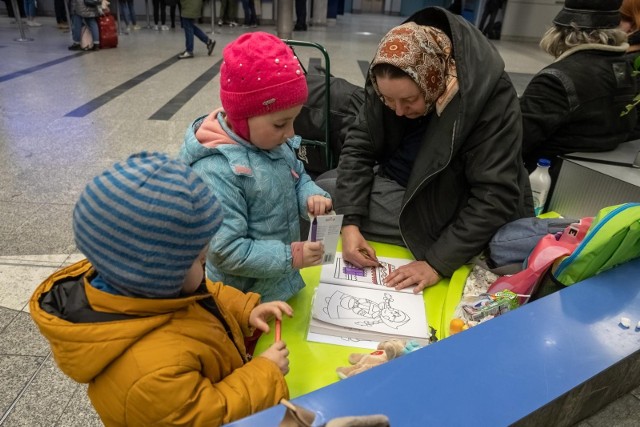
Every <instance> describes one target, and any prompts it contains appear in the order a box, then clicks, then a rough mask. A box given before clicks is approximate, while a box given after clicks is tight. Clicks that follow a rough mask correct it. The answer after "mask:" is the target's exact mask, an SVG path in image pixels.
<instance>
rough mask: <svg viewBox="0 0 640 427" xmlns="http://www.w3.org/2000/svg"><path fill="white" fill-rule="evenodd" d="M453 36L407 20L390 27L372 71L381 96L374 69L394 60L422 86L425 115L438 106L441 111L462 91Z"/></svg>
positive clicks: (374, 59) (382, 41) (437, 108)
mask: <svg viewBox="0 0 640 427" xmlns="http://www.w3.org/2000/svg"><path fill="white" fill-rule="evenodd" d="M451 54H452V47H451V40H450V39H449V37H447V35H446V34H445V33H444V32H443V31H441V30H439V29H438V28H435V27H427V26H422V25H418V24H416V23H415V22H407V23H405V24H402V25H399V26H397V27H395V28H393V29H392V30H391V31H389V32H388V33H387V34H386V35H385V36H384V37H383V38H382V40H381V41H380V44H379V45H378V51H377V52H376V56H375V57H374V58H373V61H372V62H371V67H370V68H369V74H370V78H371V82H372V83H373V88H374V89H375V91H376V93H377V94H378V96H381V94H380V90H379V89H378V83H377V81H376V76H375V75H374V74H373V72H372V71H371V70H373V67H374V66H376V65H378V64H390V65H393V66H395V67H397V68H399V69H401V70H402V71H404V72H405V73H406V74H407V75H408V76H409V77H411V79H412V80H413V81H414V82H415V83H416V84H417V85H418V87H419V88H420V89H421V91H422V93H423V95H424V99H425V103H426V106H427V108H426V111H425V115H426V114H428V113H429V112H431V111H432V110H433V108H434V106H435V107H436V112H437V113H438V115H440V114H441V113H442V110H444V108H445V107H446V105H447V104H448V103H449V101H450V100H451V98H453V96H454V95H455V94H456V93H457V92H458V78H457V72H456V62H455V60H454V59H453V56H452V55H451Z"/></svg>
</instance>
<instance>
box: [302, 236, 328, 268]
mask: <svg viewBox="0 0 640 427" xmlns="http://www.w3.org/2000/svg"><path fill="white" fill-rule="evenodd" d="M323 255H324V244H323V243H322V242H304V246H303V247H302V268H304V267H312V266H314V265H320V264H321V263H322V256H323Z"/></svg>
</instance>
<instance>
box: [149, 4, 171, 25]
mask: <svg viewBox="0 0 640 427" xmlns="http://www.w3.org/2000/svg"><path fill="white" fill-rule="evenodd" d="M166 22H167V7H166V5H165V3H164V0H153V23H154V26H153V29H154V30H156V31H166V30H168V29H169V27H167V25H166Z"/></svg>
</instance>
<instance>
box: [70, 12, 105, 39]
mask: <svg viewBox="0 0 640 427" xmlns="http://www.w3.org/2000/svg"><path fill="white" fill-rule="evenodd" d="M83 21H84V22H85V23H86V24H87V27H89V31H91V37H92V38H93V44H100V33H98V21H96V18H83V17H82V16H78V15H76V14H73V15H72V16H71V24H72V25H71V38H72V39H73V42H74V43H78V44H80V32H81V31H82V22H83Z"/></svg>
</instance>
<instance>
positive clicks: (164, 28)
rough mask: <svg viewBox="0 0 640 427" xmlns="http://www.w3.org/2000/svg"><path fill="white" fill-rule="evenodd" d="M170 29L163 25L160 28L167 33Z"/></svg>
mask: <svg viewBox="0 0 640 427" xmlns="http://www.w3.org/2000/svg"><path fill="white" fill-rule="evenodd" d="M168 29H169V27H167V26H166V25H161V26H160V30H162V31H167V30H168Z"/></svg>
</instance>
